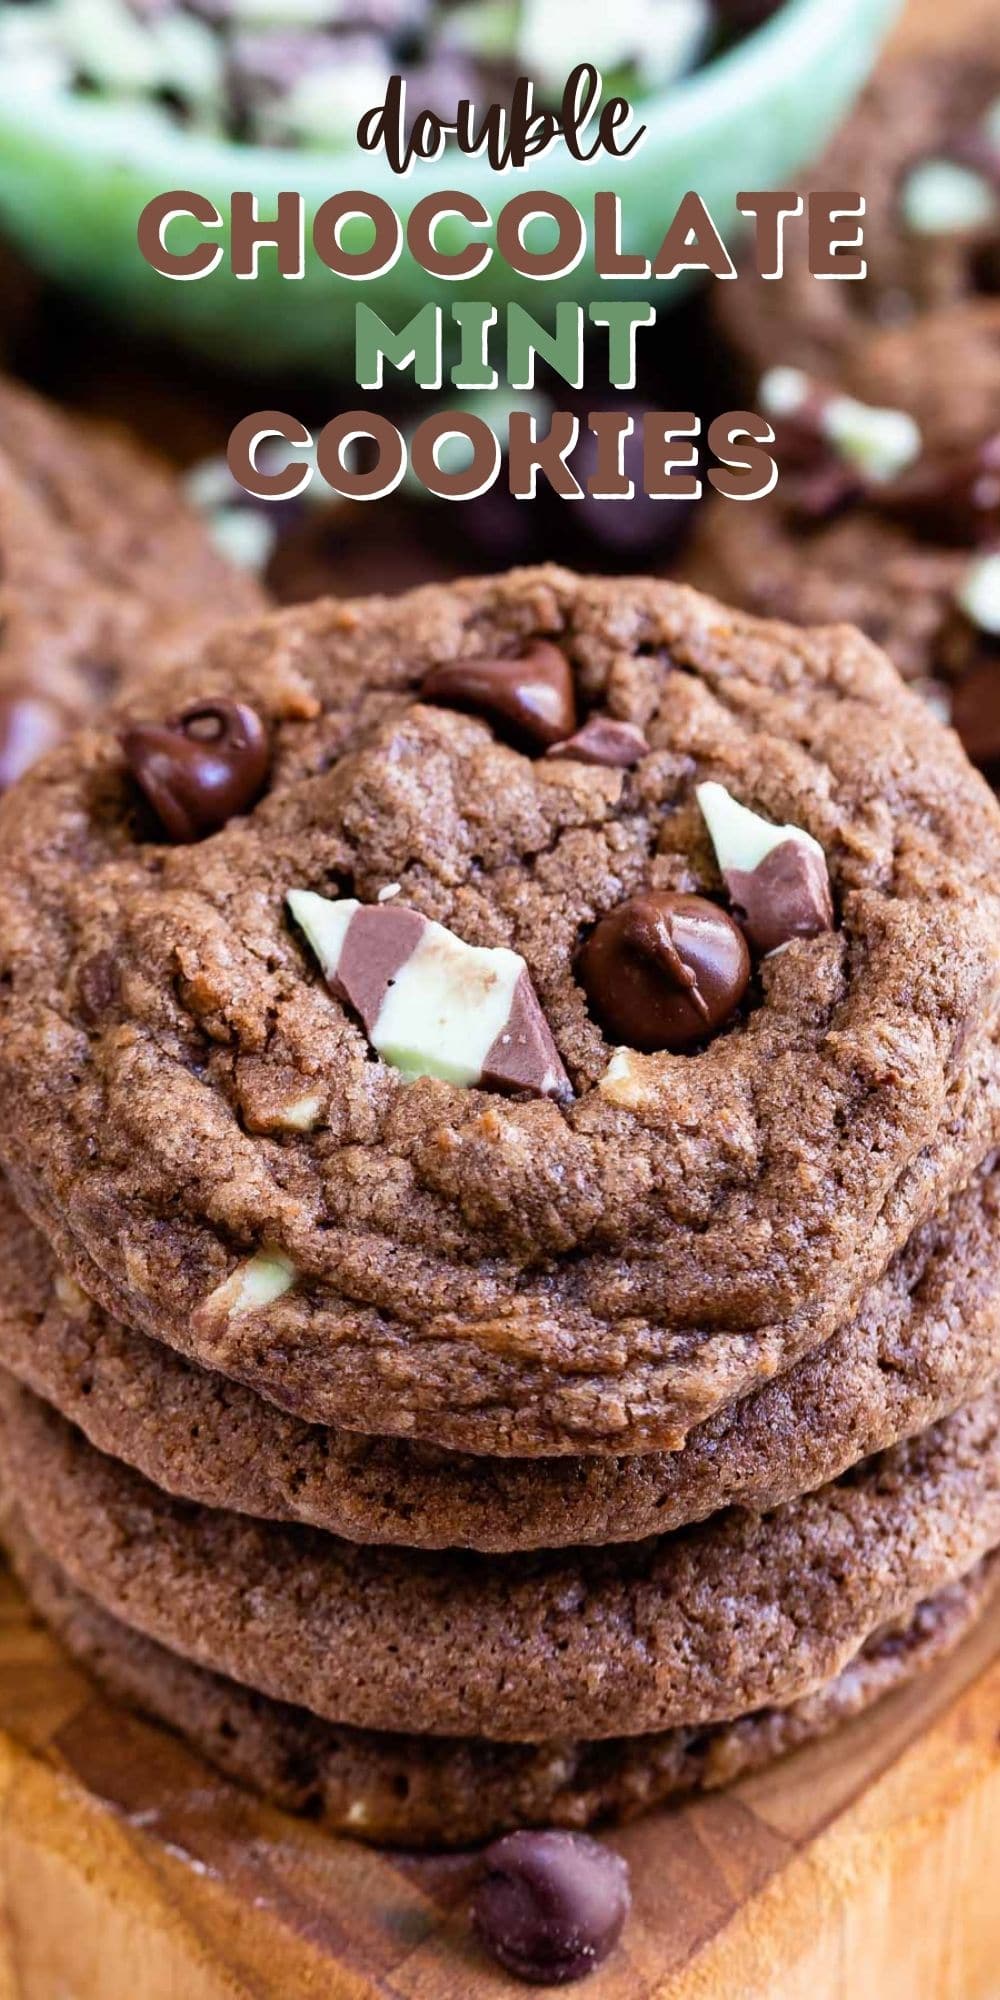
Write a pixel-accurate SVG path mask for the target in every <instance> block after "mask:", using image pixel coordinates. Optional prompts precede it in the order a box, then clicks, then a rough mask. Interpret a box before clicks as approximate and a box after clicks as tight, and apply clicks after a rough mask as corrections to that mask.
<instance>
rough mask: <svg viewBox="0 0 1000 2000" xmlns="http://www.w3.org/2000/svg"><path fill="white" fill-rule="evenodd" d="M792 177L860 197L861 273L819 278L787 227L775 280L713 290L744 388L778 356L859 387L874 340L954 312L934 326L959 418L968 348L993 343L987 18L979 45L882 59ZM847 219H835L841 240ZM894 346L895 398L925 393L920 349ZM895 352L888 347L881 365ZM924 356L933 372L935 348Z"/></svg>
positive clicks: (995, 256)
mask: <svg viewBox="0 0 1000 2000" xmlns="http://www.w3.org/2000/svg"><path fill="white" fill-rule="evenodd" d="M797 185H798V186H799V187H801V188H806V189H817V190H818V189H832V188H837V189H843V190H851V191H857V192H858V193H860V194H861V195H863V197H864V202H865V213H864V225H863V226H864V247H865V256H866V259H867V264H868V273H867V277H866V278H865V279H864V281H863V282H857V283H853V284H852V283H841V284H829V283H827V284H824V283H821V282H818V281H817V280H816V278H814V277H813V276H812V274H811V272H810V270H809V268H808V257H807V247H806V236H805V231H804V229H802V228H801V226H800V227H799V228H798V229H797V230H796V228H795V226H794V225H793V226H792V227H791V228H790V229H789V230H788V232H787V245H786V252H785V258H784V268H783V272H782V277H781V280H780V282H776V281H774V280H768V279H764V278H760V277H757V276H756V275H755V274H754V273H753V272H752V271H750V270H749V269H743V270H741V273H740V279H739V282H738V283H737V284H733V285H721V286H719V287H718V288H717V301H716V310H717V317H718V322H719V325H720V326H721V328H722V330H723V332H724V333H725V335H726V336H727V338H728V340H729V341H730V342H731V344H732V346H733V349H734V351H735V352H736V354H737V355H738V356H741V357H742V359H743V362H744V365H745V368H746V374H747V384H748V386H750V385H751V384H752V383H753V381H755V380H756V378H757V377H758V376H759V375H760V374H761V373H762V372H763V371H764V369H766V368H769V367H772V366H773V365H774V364H775V363H778V362H787V363H790V364H793V365H795V366H796V367H801V368H805V369H807V370H808V371H809V372H810V373H812V374H816V375H819V376H821V377H825V376H827V375H830V374H832V375H833V376H834V377H835V378H836V379H838V380H854V379H857V381H858V384H859V388H862V386H863V384H864V381H865V377H866V374H867V372H868V370H869V367H870V366H871V365H872V363H871V349H872V344H873V343H875V342H877V340H878V338H879V336H880V335H881V334H884V333H886V334H888V333H891V332H892V330H894V329H905V328H907V327H910V326H912V325H913V324H914V323H915V322H916V321H918V320H921V319H923V318H924V317H925V316H926V315H927V314H929V313H936V312H938V311H941V310H945V311H947V312H949V313H951V314H952V315H953V316H952V317H951V318H950V319H947V320H945V321H944V322H942V323H941V324H942V335H941V336H935V341H936V340H937V339H938V338H943V337H947V338H949V339H950V340H951V342H952V343H953V352H952V358H951V368H950V375H951V386H952V403H953V410H954V413H955V415H956V418H957V421H958V422H959V424H961V422H962V419H961V414H960V406H961V403H962V401H963V399H964V397H965V394H966V389H965V381H964V377H963V371H962V363H963V360H964V349H965V348H966V347H967V346H968V347H970V348H972V349H976V348H977V347H978V345H979V344H980V343H981V342H986V343H988V342H989V341H990V339H991V338H992V341H993V345H994V347H995V346H996V339H997V333H996V327H997V322H996V317H995V314H994V315H993V316H992V318H991V317H990V316H989V315H987V316H986V318H985V320H984V319H983V317H982V314H981V311H980V308H981V305H982V302H983V301H984V300H985V301H990V300H992V301H997V302H998V303H1000V41H998V38H997V35H996V31H995V24H994V27H993V29H992V31H991V32H989V33H988V34H987V33H986V32H985V31H984V35H983V43H982V46H981V47H969V48H967V49H966V50H965V51H963V52H962V53H959V54H944V55H943V54H941V53H940V52H939V51H935V52H933V53H931V52H930V51H928V52H925V53H922V54H917V55H912V56H907V57H905V58H901V59H898V60H896V61H893V62H889V63H887V64H886V65H885V66H884V67H883V68H882V69H881V70H880V71H879V72H878V73H877V74H876V76H875V78H874V80H873V81H872V83H871V84H870V85H869V87H868V89H867V91H866V92H865V95H864V96H863V98H862V99H861V102H860V104H859V105H858V107H857V109H856V110H855V112H854V113H853V115H852V116H851V117H850V118H849V119H848V121H847V124H846V125H845V126H844V127H843V129H842V130H841V132H840V133H839V134H838V136H837V137H836V139H835V140H834V141H833V143H832V144H831V145H830V146H829V147H828V149H827V151H826V152H825V153H824V154H823V155H822V157H821V158H820V159H819V160H818V161H817V163H816V164H815V166H814V167H813V168H812V169H811V170H810V171H809V172H808V173H807V174H806V175H805V176H800V177H799V181H798V183H797ZM847 198H848V197H847V196H846V195H845V200H846V199H847ZM856 226H857V225H856V223H855V222H854V221H853V220H851V219H847V220H845V222H844V235H845V236H848V235H850V233H851V232H852V229H854V228H855V227H856ZM964 314H968V319H967V320H966V319H965V318H964V317H963V315H964ZM991 327H992V334H991V332H990V329H991ZM904 352H905V358H906V361H907V363H908V367H909V369H911V370H914V371H915V374H914V375H911V374H909V373H908V374H907V376H906V377H905V378H903V379H902V380H901V378H900V377H898V376H897V377H896V381H897V395H898V393H899V391H900V389H901V388H902V386H903V380H905V387H906V392H907V400H908V401H912V400H913V399H914V397H916V398H917V399H918V400H921V399H922V395H923V392H922V391H921V389H920V386H919V380H920V369H921V353H920V350H919V349H918V348H916V347H907V348H906V349H905V350H904ZM892 359H894V349H893V347H892V345H891V344H890V346H889V348H888V350H887V362H888V363H889V364H890V365H891V361H892ZM927 359H928V362H929V364H930V366H931V367H932V368H933V369H935V370H936V369H937V366H938V362H937V358H936V347H935V344H934V343H932V344H931V345H930V346H929V347H928V350H927ZM874 368H875V374H876V376H878V375H879V374H883V371H882V369H881V368H880V364H879V363H878V361H877V360H876V362H875V363H874ZM883 379H884V374H883ZM994 379H995V378H994ZM870 386H872V387H874V382H872V383H871V384H870Z"/></svg>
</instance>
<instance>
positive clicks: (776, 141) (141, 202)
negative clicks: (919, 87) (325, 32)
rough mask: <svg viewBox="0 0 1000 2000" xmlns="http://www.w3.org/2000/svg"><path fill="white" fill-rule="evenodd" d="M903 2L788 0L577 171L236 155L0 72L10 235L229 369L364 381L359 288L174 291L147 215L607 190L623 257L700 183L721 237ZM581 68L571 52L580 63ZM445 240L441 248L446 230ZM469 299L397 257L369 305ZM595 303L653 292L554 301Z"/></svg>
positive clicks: (100, 102) (580, 285)
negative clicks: (141, 237) (169, 198)
mask: <svg viewBox="0 0 1000 2000" xmlns="http://www.w3.org/2000/svg"><path fill="white" fill-rule="evenodd" d="M899 4H900V0H839V4H837V5H834V4H832V0H786V5H785V6H784V7H782V8H781V9H780V11H779V12H778V13H777V14H776V15H775V16H774V17H773V18H772V19H771V20H770V21H769V22H768V23H767V24H766V25H765V26H764V27H762V28H760V29H758V30H757V31H756V32H755V33H753V34H751V35H749V36H747V37H746V38H745V39H744V40H743V41H741V42H739V43H737V44H736V45H735V46H734V47H733V48H732V49H730V50H729V51H728V52H727V53H726V54H724V55H722V56H719V57H717V58H716V59H715V60H714V61H712V62H710V63H707V64H706V65H705V66H704V67H703V68H701V69H699V70H696V71H694V72H693V73H692V75H691V76H689V77H687V78H685V79H684V80H683V81H682V82H680V83H678V84H674V85H672V86H671V87H670V88H669V89H668V90H666V91H665V92H663V93H662V94H660V95H657V96H653V97H651V98H647V99H646V100H645V101H644V102H643V104H642V111H641V115H642V118H643V120H644V122H645V123H646V125H647V127H648V132H647V137H646V139H645V140H644V142H643V144H642V145H641V146H640V147H639V148H638V150H637V151H636V152H635V153H633V154H632V155H631V156H630V157H629V158H628V159H626V160H623V161H619V162H616V163H611V162H609V160H608V159H607V158H606V157H605V158H603V159H599V160H596V161H594V162H591V163H589V164H586V165H582V164H578V163H576V162H574V161H571V160H569V159H567V158H566V156H565V155H564V154H563V153H562V152H561V151H560V150H559V149H556V150H554V151H553V152H551V153H550V154H548V155H547V156H546V157H545V158H544V159H542V160H540V161H537V162H535V163H533V165H532V166H529V167H528V168H527V169H526V170H525V171H524V172H523V173H521V172H519V173H517V174H516V175H502V176H501V175H497V174H495V173H493V172H492V171H491V170H490V169H489V167H488V166H485V165H484V164H483V163H482V162H481V161H480V160H470V159H468V158H464V157H461V156H455V157H452V158H450V159H446V160H444V161H438V162H436V163H431V164H428V165H420V166H418V167H417V168H416V169H415V170H414V171H413V172H412V173H411V174H410V175H409V176H407V177H406V178H405V179H401V178H399V177H398V176H396V175H394V174H392V173H391V171H390V170H389V168H388V166H387V164H386V162H385V160H384V159H383V157H382V156H381V154H375V155H373V154H362V153H360V152H358V151H357V150H355V149H353V148H352V149H350V150H346V149H345V150H341V151H337V152H329V153H316V152H296V151H287V150H277V149H270V148H265V147H259V146H242V145H236V144H233V143H230V142H228V141H225V140H218V139H214V138H205V137H199V136H198V135H196V134H190V133H185V132H178V131H176V130H175V129H174V128H172V127H169V126H167V124H166V123H165V121H164V119H163V118H162V116H160V115H159V114H157V113H154V112H150V113H146V112H139V113H137V112H136V111H135V110H133V109H132V108H130V107H127V106H123V105H120V104H115V103H114V102H112V101H110V100H107V99H102V98H93V97H90V98H87V97H78V98H77V97H74V98H70V97H67V96H65V95H62V96H59V97H55V98H53V99H51V100H46V101H44V102H41V101H40V100H39V98H38V97H31V98H28V97H26V96H24V95H19V94H18V92H17V91H16V89H15V87H14V84H13V82H12V80H11V79H10V78H6V79H5V78H3V77H0V227H2V228H3V229H4V230H5V231H6V232H7V234H8V235H9V236H10V237H11V238H12V239H13V241H14V242H15V243H16V244H18V245H19V246H20V247H21V248H22V249H23V250H24V251H25V252H26V254H27V256H28V258H29V259H30V261H31V262H32V263H33V264H34V265H35V266H36V267H37V268H38V269H40V270H42V271H43V272H45V273H46V274H48V275H50V276H52V277H55V278H58V279H60V280H62V281H63V282H64V283H66V284H68V285H70V286H71V287H73V288H75V289H76V290H78V291H81V292H85V293H87V294H88V295H89V296H90V297H91V298H93V299H94V300H96V301H97V302H98V303H100V304H101V305H102V306H103V307H104V308H105V309H108V310H110V311H111V312H112V313H113V314H114V315H115V316H116V317H117V318H118V319H119V320H124V321H126V322H127V323H130V324H134V325H143V326H146V327H151V328H156V329H159V330H160V331H162V332H166V333H169V334H171V335H173V336H174V337H176V338H177V339H179V340H183V341H184V342H186V343H187V344H189V345H191V346H194V347H197V348H199V349H201V350H202V351H203V352H208V353H213V354H215V355H217V356H219V357H220V358H222V359H224V360H226V361H228V362H238V363H241V364H244V365H246V366H253V365H255V364H261V363H266V364H268V365H269V366H274V365H276V364H277V365H282V364H284V365H286V366H287V365H292V366H300V367H304V368H305V367H308V368H315V369H320V370H324V371H327V372H331V373H340V374H343V373H344V372H345V371H346V372H348V373H351V372H353V371H352V368H351V362H352V357H353V347H354V307H355V305H356V303H357V300H358V297H359V294H360V292H361V288H360V287H359V286H357V285H355V284H351V283H349V282H347V281H345V280H343V279H338V278H335V277H334V276H333V275H332V274H331V273H330V272H329V271H327V270H326V269H325V267H323V266H322V265H320V264H319V263H318V261H317V260H316V259H314V258H312V257H309V256H307V268H306V274H305V277H304V278H303V279H301V280H299V281H296V282H289V281H285V280H282V279H281V278H279V277H278V276H277V275H276V273H275V272H274V270H273V265H272V262H271V260H270V258H269V253H268V252H266V251H265V252H264V253H263V254H262V257H261V272H260V275H259V277H258V278H257V280H256V282H254V283H249V284H248V283H246V282H242V283H241V282H239V281H237V280H236V279H234V278H232V277H231V276H230V275H229V273H228V270H227V269H226V265H225V260H224V261H223V263H222V264H220V266H219V267H218V269H217V270H216V271H214V272H213V273H212V274H211V275H210V276H209V277H208V278H206V279H203V280H200V281H199V282H197V283H188V284H177V283H176V282H172V281H171V280H169V279H165V278H161V277H159V276H157V275H156V274H155V273H154V272H153V271H151V270H150V269H149V268H148V266H147V265H146V264H145V263H144V262H143V260H142V258H141V257H140V255H139V252H138V249H137V247H136V234H135V232H136V219H137V217H138V215H139V213H140V211H141V210H142V209H143V207H144V206H145V204H146V203H147V201H149V200H150V199H151V197H152V196H153V195H155V194H158V193H160V192H161V191H162V190H164V189H166V188H193V189H197V190H198V191H199V192H200V193H202V194H205V195H207V196H208V197H209V199H210V200H212V201H213V202H214V203H215V204H216V205H217V207H218V208H219V209H220V211H221V212H222V213H223V214H225V213H226V212H227V210H228V198H229V195H230V193H231V192H232V190H233V189H234V188H249V189H252V190H253V192H254V193H255V194H257V196H258V197H259V200H260V213H261V215H262V216H263V215H267V214H269V213H273V210H274V203H275V199H276V196H277V194H278V192H279V190H281V189H282V188H295V189H298V190H301V192H302V194H303V196H304V198H305V202H306V206H307V210H308V211H309V212H310V214H311V213H312V212H314V211H315V209H316V208H317V207H318V206H319V204H320V202H321V201H322V200H324V198H325V197H326V196H327V195H329V194H331V193H333V192H335V191H336V190H338V189H340V188H345V187H358V186H362V187H365V188H368V189H371V190H373V191H375V192H377V193H379V194H381V195H383V196H384V197H385V198H386V199H387V200H388V201H389V202H391V203H392V205H393V206H394V207H395V208H396V209H397V210H399V211H400V212H401V213H404V214H405V212H406V210H407V209H408V208H409V207H410V206H412V204H413V202H414V201H415V200H416V199H417V198H418V196H419V195H420V194H423V193H427V192H428V191H430V190H431V189H433V188H434V187H442V186H448V185H452V186H456V185H457V186H461V187H464V188H465V189H467V190H468V191H470V192H471V193H474V194H477V195H478V196H479V197H480V199H481V200H482V201H483V202H484V203H485V205H486V207H487V208H488V209H489V210H490V211H491V213H495V212H496V209H497V208H498V207H499V206H500V205H502V203H503V201H504V200H506V199H508V198H509V196H510V194H512V193H513V192H515V190H520V189H522V188H523V187H525V186H528V185H531V184H532V183H534V184H535V185H537V186H540V187H546V188H551V189H555V190H557V191H558V192H560V193H563V194H566V195H568V196H569V197H570V199H571V200H573V201H574V202H576V203H577V204H578V205H579V206H580V207H581V208H582V209H583V211H584V213H586V210H587V206H588V203H589V201H590V200H591V199H592V197H593V195H594V193H595V192H596V191H597V190H598V189H600V188H604V187H608V186H613V187H615V188H616V189H617V190H618V191H619V192H620V194H621V197H622V207H623V216H624V228H623V240H624V244H625V247H626V248H627V249H628V248H635V249H642V250H644V251H646V252H647V253H648V254H651V253H652V251H653V250H654V249H655V247H656V244H657V243H658V241H659V236H660V234H661V233H662V231H663V229H664V228H665V226H666V224H667V222H668V221H669V220H670V218H671V216H672V214H673V211H674V208H675V207H676V204H677V202H678V201H679V199H680V197H681V195H682V194H683V193H684V192H685V191H686V190H687V189H688V188H697V189H698V191H699V193H700V194H701V195H702V196H703V197H704V199H705V200H706V201H707V203H708V205H709V207H710V209H711V211H712V213H713V215H714V216H715V218H716V221H717V222H718V223H719V226H720V228H722V229H723V231H724V232H725V231H726V230H727V228H730V227H731V226H732V222H733V219H734V217H735V210H734V207H733V201H734V196H735V195H736V193H737V192H738V190H739V189H741V188H761V187H768V186H772V187H773V186H778V185H782V184H785V185H787V184H788V177H789V176H790V175H793V174H794V172H795V170H796V168H798V167H800V166H801V165H802V164H803V163H804V162H805V161H807V160H809V159H811V158H812V157H813V156H814V155H815V154H816V152H817V151H818V149H819V148H820V146H821V145H822V144H823V142H824V140H825V139H826V138H827V137H828V135H829V133H830V132H831V131H832V130H833V128H834V126H835V125H836V123H837V121H838V119H839V118H840V117H841V115H842V114H843V112H844V111H845V109H846V108H847V106H848V105H849V104H850V102H851V100H852V98H853V97H854V95H855V93H856V91H857V90H858V88H859V86H860V84H861V83H862V82H863V80H864V78H865V77H866V75H867V73H868V71H869V69H870V68H871V65H872V63H873V61H874V58H875V54H876V51H877V49H878V46H879V43H880V41H881V39H882V36H883V34H884V32H885V30H886V28H887V26H888V25H889V23H890V22H891V20H892V18H893V17H894V15H895V14H896V13H897V12H898V10H899ZM567 8H568V11H570V12H571V0H567ZM582 53H584V52H583V51H580V50H577V52H576V54H575V55H574V54H573V53H572V52H570V51H568V55H567V66H569V64H570V63H571V62H572V61H574V60H578V59H579V57H580V55H581V54H582ZM183 227H184V225H183V224H182V223H181V222H177V223H175V224H174V226H173V233H172V235H171V238H170V241H171V246H172V247H179V248H183V247H184V237H183ZM438 236H439V241H440V242H441V243H442V244H443V245H446V244H447V242H448V234H447V226H446V225H445V226H442V227H441V229H440V230H439V232H438ZM191 240H196V239H195V238H192V239H191ZM345 240H347V241H348V242H349V241H350V238H349V236H346V234H345ZM459 289H462V288H458V287H455V286H442V285H436V284H435V282H434V281H433V280H432V279H430V278H429V277H428V276H427V275H426V273H425V272H423V271H422V270H421V269H420V268H419V266H418V265H416V264H415V263H414V262H413V260H412V259H411V258H410V257H409V255H408V253H406V252H405V251H404V254H403V257H402V259H401V260H400V262H399V263H398V264H397V265H396V267H395V268H394V269H393V270H392V271H391V272H389V273H388V274H387V275H386V276H385V277H384V278H381V279H379V280H376V281H368V282H367V283H366V284H365V286H364V288H363V295H364V297H365V299H366V300H367V301H368V302H369V303H371V304H372V305H374V306H375V308H376V309H377V310H378V311H379V312H381V313H382V314H383V316H384V317H385V318H386V319H387V320H388V321H389V322H390V323H395V324H401V323H402V321H403V320H404V319H405V318H407V317H408V316H409V314H411V313H412V312H413V311H415V310H416V308H417V307H418V306H419V305H421V304H422V303H423V302H424V301H425V300H426V299H428V298H433V297H440V298H441V299H442V300H443V301H446V302H447V301H448V300H450V299H452V298H454V297H455V296H456V292H457V291H458V290H459ZM464 289H466V290H467V291H468V292H470V293H471V294H472V295H473V296H478V297H481V298H482V297H488V298H489V299H490V300H491V301H492V302H493V303H495V304H496V305H498V306H500V307H502V306H503V305H504V304H505V303H506V301H507V300H508V299H510V298H514V297H519V298H521V299H522V300H523V301H524V303H526V304H528V305H529V306H532V307H534V308H536V309H537V308H538V307H539V306H540V305H542V304H543V303H544V301H545V295H546V292H547V291H548V290H549V289H550V288H549V287H547V286H544V285H539V284H536V283H532V282H531V281H526V280H524V279H520V278H518V277H516V276H515V274H514V273H513V272H511V271H510V270H509V269H508V267H507V266H506V264H504V263H502V262H501V261H500V260H499V259H495V260H494V261H493V263H492V264H491V265H490V266H489V269H488V270H487V272H486V273H485V274H484V275H483V276H482V277H480V278H478V279H475V280H473V281H472V282H471V283H470V284H469V285H468V286H467V287H465V288H464ZM595 289H597V290H603V291H605V292H609V291H610V292H612V293H613V295H614V296H616V297H622V296H627V295H628V294H629V293H631V294H632V295H633V296H634V295H639V296H641V295H642V294H643V287H642V286H641V285H620V284H613V285H609V284H608V283H607V282H605V283H604V284H603V285H602V283H601V281H600V280H598V279H596V278H595V276H594V272H593V267H592V265H591V264H590V263H589V261H588V260H586V259H585V260H584V261H583V263H581V264H580V265H579V266H578V267H577V269H576V270H575V271H574V272H573V274H572V276H571V277H570V278H564V279H561V280H559V281H558V282H557V283H555V284H554V285H553V286H552V287H551V290H552V291H553V293H554V295H556V296H559V297H563V298H569V297H575V298H577V299H581V300H583V301H586V300H587V299H589V298H593V297H594V296H595ZM676 292H677V284H676V282H675V283H674V284H672V285H666V284H662V283H661V284H660V285H658V286H654V287H653V288H652V289H651V290H650V294H649V295H650V296H651V297H652V298H653V299H654V302H655V303H656V304H657V305H659V306H665V305H667V304H668V303H669V301H670V298H671V296H674V295H676Z"/></svg>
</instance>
